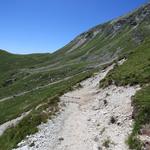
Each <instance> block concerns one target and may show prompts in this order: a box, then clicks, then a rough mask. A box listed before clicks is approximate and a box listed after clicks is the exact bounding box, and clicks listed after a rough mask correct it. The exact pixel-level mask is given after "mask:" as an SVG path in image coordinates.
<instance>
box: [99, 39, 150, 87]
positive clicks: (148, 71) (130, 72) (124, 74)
mask: <svg viewBox="0 0 150 150" xmlns="http://www.w3.org/2000/svg"><path fill="white" fill-rule="evenodd" d="M113 82H114V83H115V84H116V85H128V84H130V85H135V84H140V85H143V84H145V83H149V82H150V45H149V41H147V42H145V43H143V44H142V45H141V46H139V47H138V48H136V49H135V50H134V52H133V53H132V54H131V55H130V56H129V57H128V60H127V61H126V62H125V63H124V64H123V65H121V66H118V65H116V66H115V68H114V69H113V70H112V71H110V72H109V73H108V75H107V76H106V78H105V79H103V80H102V81H101V82H100V87H105V86H108V85H109V84H111V83H113Z"/></svg>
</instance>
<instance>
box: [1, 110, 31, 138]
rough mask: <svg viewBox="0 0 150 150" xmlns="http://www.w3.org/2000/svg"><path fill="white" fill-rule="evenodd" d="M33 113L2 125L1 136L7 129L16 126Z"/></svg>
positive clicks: (24, 114) (25, 114) (26, 113)
mask: <svg viewBox="0 0 150 150" xmlns="http://www.w3.org/2000/svg"><path fill="white" fill-rule="evenodd" d="M30 112H31V111H28V112H25V113H23V114H22V115H21V116H20V117H17V118H15V119H13V120H10V121H7V122H5V123H4V124H2V125H0V136H1V135H2V134H3V133H4V132H5V130H6V129H8V128H10V127H12V126H16V125H17V124H18V123H19V122H20V121H21V120H22V119H23V118H24V117H26V116H27V115H28V114H29V113H30Z"/></svg>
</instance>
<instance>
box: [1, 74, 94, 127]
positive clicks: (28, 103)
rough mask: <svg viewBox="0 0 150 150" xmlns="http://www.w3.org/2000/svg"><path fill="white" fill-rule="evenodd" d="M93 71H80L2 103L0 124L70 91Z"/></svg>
mask: <svg viewBox="0 0 150 150" xmlns="http://www.w3.org/2000/svg"><path fill="white" fill-rule="evenodd" d="M91 75H92V72H84V73H80V74H78V75H76V76H74V77H72V78H71V79H68V80H66V81H62V82H60V83H56V84H54V85H50V86H49V87H46V88H44V89H39V90H36V91H33V92H30V93H27V94H25V95H23V96H18V97H14V98H12V99H9V100H6V101H4V102H1V103H0V111H1V113H0V118H1V119H0V124H2V123H4V122H6V121H8V120H11V119H13V118H16V117H17V116H18V115H20V114H21V113H22V112H24V111H28V110H30V109H32V108H33V107H35V106H37V105H38V104H39V103H41V102H43V100H44V99H47V98H49V97H53V96H55V95H61V94H62V93H64V92H65V91H68V90H69V89H70V88H71V87H72V86H73V85H74V84H76V83H78V82H80V81H81V80H84V79H85V78H87V77H90V76H91Z"/></svg>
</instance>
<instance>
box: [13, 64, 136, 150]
mask: <svg viewBox="0 0 150 150" xmlns="http://www.w3.org/2000/svg"><path fill="white" fill-rule="evenodd" d="M112 68H113V66H110V67H108V68H107V69H106V70H104V71H103V72H101V73H99V74H97V75H96V76H95V77H91V78H89V79H87V80H85V81H83V82H81V85H82V88H80V89H76V90H74V91H71V92H68V93H66V94H64V95H63V96H62V97H61V102H60V112H59V114H58V115H57V116H56V117H54V118H53V119H52V120H48V122H47V123H45V124H41V125H40V126H39V132H38V133H36V134H34V135H30V136H28V137H27V138H26V139H25V140H24V141H22V142H21V143H19V144H18V146H19V148H17V149H16V150H105V149H107V150H128V147H127V145H126V144H125V140H126V138H127V137H128V134H129V133H130V132H131V130H132V124H133V122H132V119H131V115H132V107H131V96H132V95H134V94H135V92H136V91H137V90H139V87H116V86H114V85H112V86H109V87H108V88H106V89H99V88H98V85H99V81H100V80H102V79H103V78H104V77H105V75H106V74H107V73H108V71H109V70H111V69H112Z"/></svg>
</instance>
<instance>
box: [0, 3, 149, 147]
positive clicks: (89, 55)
mask: <svg viewBox="0 0 150 150" xmlns="http://www.w3.org/2000/svg"><path fill="white" fill-rule="evenodd" d="M122 58H125V59H127V61H126V62H125V63H124V64H123V65H121V66H118V65H116V66H115V68H114V69H113V70H112V71H110V72H109V73H108V75H107V76H106V77H105V78H104V79H103V81H102V82H101V83H100V87H107V86H109V85H110V84H112V83H114V84H116V85H117V86H126V85H136V84H139V85H141V86H142V90H141V91H140V92H139V93H137V96H135V98H134V100H133V101H134V102H133V105H134V108H135V111H134V112H135V113H134V117H135V118H137V117H139V118H141V119H139V120H138V119H136V120H137V122H138V123H137V122H136V125H135V129H134V130H135V131H133V134H132V136H131V137H130V141H129V145H130V146H131V148H134V149H135V148H137V147H138V146H139V145H138V142H137V139H136V138H135V137H136V135H137V133H138V132H139V130H140V128H141V126H142V125H143V124H146V123H149V121H150V120H149V119H147V118H150V117H149V116H150V111H149V110H150V97H149V93H150V92H149V90H150V88H149V82H150V3H148V4H145V5H143V6H141V7H140V8H138V9H136V10H135V11H133V12H131V13H129V14H127V15H125V16H122V17H119V18H117V19H114V20H111V21H109V22H106V23H104V24H100V25H97V26H96V27H93V28H92V29H89V30H88V31H86V32H84V33H82V34H80V35H79V36H77V37H76V38H75V39H74V40H72V41H71V42H70V43H69V44H67V45H66V46H64V47H63V48H61V49H59V50H58V51H56V52H54V53H52V54H49V53H45V54H30V55H17V54H11V53H8V52H6V51H4V50H0V103H1V105H0V110H1V112H2V113H1V114H0V124H3V123H5V122H7V121H9V120H11V119H14V118H16V117H17V116H20V115H21V114H22V113H23V112H26V111H29V110H32V113H31V114H30V116H29V117H30V119H31V120H33V121H32V123H31V122H26V123H25V122H24V125H23V124H22V123H20V124H19V126H17V130H18V137H14V138H13V139H10V135H14V134H15V131H16V128H12V129H9V130H8V132H6V133H5V134H4V135H3V136H1V138H0V145H1V144H3V147H4V148H3V149H6V148H7V149H11V148H12V147H14V146H16V144H17V143H18V142H20V141H21V140H22V139H23V138H24V137H25V136H26V135H27V134H30V133H34V132H35V130H36V126H37V125H38V124H40V122H42V121H43V120H45V116H44V115H43V114H41V111H43V110H44V109H46V108H47V107H49V105H52V106H53V105H54V106H56V105H57V104H56V103H57V102H58V97H59V96H60V95H62V94H63V93H64V92H66V91H68V90H71V89H72V87H73V86H74V85H75V84H76V83H79V82H80V81H82V80H83V79H85V78H87V77H90V76H91V75H93V73H94V72H96V71H98V70H101V69H103V68H105V67H106V66H108V65H109V64H111V63H113V62H117V61H118V60H121V59H122ZM141 95H142V96H141ZM43 102H44V103H45V106H44V107H42V108H41V109H40V110H38V111H37V109H36V107H37V106H38V105H39V104H41V103H43ZM141 108H142V109H141ZM52 109H53V107H52ZM143 114H144V115H145V116H146V117H144V115H143ZM32 115H33V116H37V117H35V118H34V117H33V118H32ZM39 118H40V119H39ZM139 122H140V123H139ZM25 125H26V128H25ZM28 127H30V130H28ZM6 139H7V140H10V141H9V144H8V143H7V144H6V143H5V142H4V141H5V140H6ZM135 139H136V140H135ZM137 145H138V146H137Z"/></svg>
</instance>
